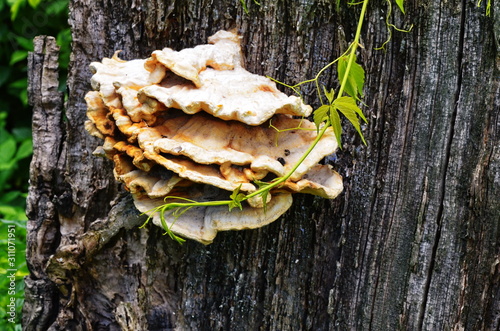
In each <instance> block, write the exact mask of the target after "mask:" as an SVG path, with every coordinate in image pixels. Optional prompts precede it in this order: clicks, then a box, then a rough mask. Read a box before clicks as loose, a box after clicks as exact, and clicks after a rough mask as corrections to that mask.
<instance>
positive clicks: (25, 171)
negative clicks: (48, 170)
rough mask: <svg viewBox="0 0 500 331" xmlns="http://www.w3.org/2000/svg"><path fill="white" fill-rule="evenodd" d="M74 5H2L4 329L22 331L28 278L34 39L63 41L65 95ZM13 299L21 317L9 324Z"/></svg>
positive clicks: (8, 1) (36, 1) (0, 259)
mask: <svg viewBox="0 0 500 331" xmlns="http://www.w3.org/2000/svg"><path fill="white" fill-rule="evenodd" d="M68 3H69V0H0V20H1V21H2V24H1V25H0V49H1V50H2V51H1V52H0V96H1V97H0V250H1V252H2V253H1V254H0V291H1V293H2V295H1V296H0V330H21V324H20V321H21V309H22V304H23V298H24V282H22V277H24V276H26V275H27V274H28V270H27V267H26V258H25V251H26V215H25V209H26V196H27V192H28V179H29V163H30V160H31V155H32V140H31V108H30V107H29V105H28V94H27V85H28V81H27V58H28V52H30V51H33V38H34V37H35V36H37V35H50V36H55V37H56V38H57V43H58V45H59V46H60V47H61V51H60V59H59V60H60V68H61V69H60V73H59V74H60V77H61V84H60V90H61V91H64V90H65V89H66V85H65V84H66V80H65V77H66V76H67V67H68V62H69V54H70V42H71V33H70V30H69V27H68V23H67V20H68ZM9 230H11V232H9ZM13 232H15V235H13ZM9 235H10V236H11V237H10V238H9ZM13 247H15V249H13ZM9 249H10V251H9ZM12 251H15V254H14V253H12ZM9 252H10V255H9ZM12 254H14V256H12ZM9 259H10V260H9ZM11 263H13V264H11ZM13 270H15V271H13ZM12 272H14V273H15V278H16V280H15V282H14V283H15V289H12V287H11V286H10V285H11V284H14V283H11V279H12V277H11V279H9V278H8V276H9V275H11V274H12ZM11 298H12V300H14V302H15V307H16V317H15V319H14V320H12V319H11V320H10V321H9V317H10V316H9V314H8V313H9V311H8V309H9V308H8V304H9V303H10V300H11ZM12 322H14V323H12Z"/></svg>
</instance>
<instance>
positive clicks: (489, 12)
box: [477, 0, 491, 16]
mask: <svg viewBox="0 0 500 331" xmlns="http://www.w3.org/2000/svg"><path fill="white" fill-rule="evenodd" d="M481 2H483V0H478V1H477V6H478V7H481ZM486 16H491V0H488V2H487V3H486Z"/></svg>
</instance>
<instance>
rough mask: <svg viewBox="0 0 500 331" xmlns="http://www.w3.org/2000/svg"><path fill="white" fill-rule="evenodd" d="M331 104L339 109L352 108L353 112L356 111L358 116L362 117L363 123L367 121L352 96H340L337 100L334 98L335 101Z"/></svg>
mask: <svg viewBox="0 0 500 331" xmlns="http://www.w3.org/2000/svg"><path fill="white" fill-rule="evenodd" d="M333 104H334V106H335V107H337V108H339V109H350V110H353V111H354V112H356V113H357V114H358V115H359V117H361V118H362V119H363V121H365V123H368V121H367V120H366V117H365V115H364V114H363V112H362V111H361V109H360V108H359V107H358V105H357V104H356V101H355V100H354V99H353V98H350V97H346V96H344V97H340V98H338V99H337V100H335V102H334V103H333Z"/></svg>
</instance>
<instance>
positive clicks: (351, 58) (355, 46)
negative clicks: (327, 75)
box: [337, 0, 368, 98]
mask: <svg viewBox="0 0 500 331" xmlns="http://www.w3.org/2000/svg"><path fill="white" fill-rule="evenodd" d="M367 7H368V0H364V1H363V7H361V14H360V15H359V21H358V27H357V29H356V35H355V36H354V41H353V42H352V45H351V46H352V49H351V52H350V54H349V60H348V61H347V68H346V69H345V75H344V78H343V79H342V83H341V84H340V88H339V93H338V96H337V98H340V97H341V96H342V94H343V93H344V89H345V86H346V84H347V77H348V76H349V72H350V70H351V66H352V63H353V62H354V58H355V57H356V50H357V49H358V46H359V39H360V38H361V28H362V27H363V20H364V18H365V14H366V8H367Z"/></svg>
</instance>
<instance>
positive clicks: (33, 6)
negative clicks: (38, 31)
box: [28, 0, 42, 8]
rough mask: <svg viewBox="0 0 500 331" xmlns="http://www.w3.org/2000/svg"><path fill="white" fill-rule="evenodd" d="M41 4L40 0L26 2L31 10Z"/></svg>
mask: <svg viewBox="0 0 500 331" xmlns="http://www.w3.org/2000/svg"><path fill="white" fill-rule="evenodd" d="M40 2H42V0H28V3H29V5H30V6H31V8H36V7H38V5H39V4H40Z"/></svg>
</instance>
